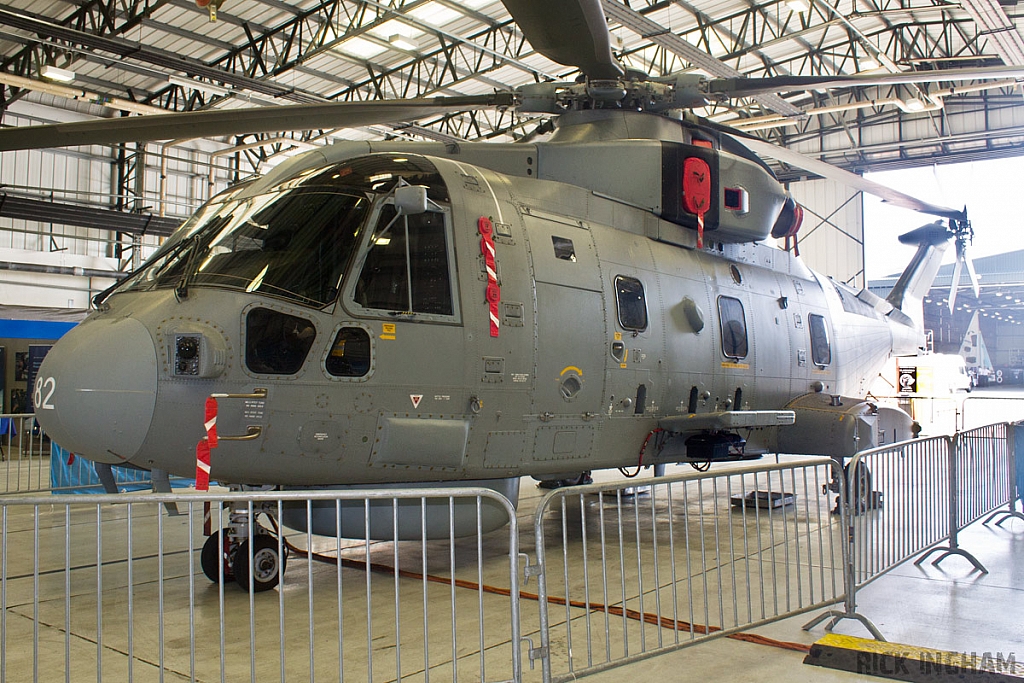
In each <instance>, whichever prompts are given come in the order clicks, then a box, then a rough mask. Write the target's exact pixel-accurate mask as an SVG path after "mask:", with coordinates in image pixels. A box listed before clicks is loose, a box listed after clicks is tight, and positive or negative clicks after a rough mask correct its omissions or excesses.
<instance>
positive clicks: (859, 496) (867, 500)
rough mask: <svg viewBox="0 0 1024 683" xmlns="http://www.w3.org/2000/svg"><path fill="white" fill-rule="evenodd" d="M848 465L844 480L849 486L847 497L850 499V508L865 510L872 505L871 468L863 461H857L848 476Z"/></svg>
mask: <svg viewBox="0 0 1024 683" xmlns="http://www.w3.org/2000/svg"><path fill="white" fill-rule="evenodd" d="M849 469H850V468H849V466H847V468H846V470H847V472H846V481H847V482H849V484H850V488H849V489H848V490H847V499H848V500H849V501H850V504H851V505H850V509H851V510H855V511H859V512H866V511H867V510H870V509H872V508H873V507H874V505H873V501H872V500H871V498H872V493H871V470H870V469H868V466H867V465H865V464H864V463H863V462H858V463H857V466H856V467H855V468H854V470H853V476H852V477H851V476H850V471H849Z"/></svg>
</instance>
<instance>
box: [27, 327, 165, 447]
mask: <svg viewBox="0 0 1024 683" xmlns="http://www.w3.org/2000/svg"><path fill="white" fill-rule="evenodd" d="M156 380H157V365H156V347H155V345H154V344H153V339H152V337H151V336H150V334H149V331H148V330H147V329H146V327H145V326H144V325H143V324H142V323H140V322H138V321H136V320H132V319H131V318H120V319H102V318H101V319H93V320H88V321H85V322H83V323H82V324H81V325H78V326H77V327H75V328H72V329H71V330H70V331H69V332H68V333H67V334H66V335H64V337H63V338H61V339H60V341H58V342H57V343H56V344H55V345H54V347H53V348H52V349H50V352H49V353H48V354H47V355H46V358H45V360H44V361H43V364H42V366H41V367H40V368H39V374H38V376H37V380H36V384H35V391H34V395H33V398H34V403H35V413H36V419H37V420H38V421H39V423H40V425H41V426H42V428H43V430H45V432H46V433H47V434H49V436H50V438H51V439H52V440H53V441H54V442H55V443H57V444H59V445H60V446H61V447H63V448H66V449H67V450H69V451H71V452H72V453H77V454H79V455H82V456H84V457H86V458H89V459H90V460H95V461H98V462H106V463H111V464H118V463H121V462H124V461H128V460H131V458H133V457H134V456H135V455H136V454H137V453H138V452H139V449H140V448H141V446H142V442H143V441H144V440H145V438H146V434H147V433H148V432H149V427H150V423H151V422H152V419H153V410H154V408H155V406H156V386H157V382H156Z"/></svg>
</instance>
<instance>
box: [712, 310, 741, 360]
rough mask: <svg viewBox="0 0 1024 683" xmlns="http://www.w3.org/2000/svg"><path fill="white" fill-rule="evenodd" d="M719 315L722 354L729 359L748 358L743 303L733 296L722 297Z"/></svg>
mask: <svg viewBox="0 0 1024 683" xmlns="http://www.w3.org/2000/svg"><path fill="white" fill-rule="evenodd" d="M718 315H719V317H720V319H721V324H722V353H723V354H724V355H725V356H726V357H727V358H735V359H739V358H746V357H747V320H746V317H745V316H744V314H743V303H742V302H741V301H740V300H739V299H734V298H733V297H731V296H720V297H718Z"/></svg>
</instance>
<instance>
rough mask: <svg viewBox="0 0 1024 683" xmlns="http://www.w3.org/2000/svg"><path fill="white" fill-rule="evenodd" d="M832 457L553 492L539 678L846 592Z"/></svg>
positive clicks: (543, 561) (547, 520)
mask: <svg viewBox="0 0 1024 683" xmlns="http://www.w3.org/2000/svg"><path fill="white" fill-rule="evenodd" d="M833 466H834V462H833V461H832V460H831V459H829V458H821V457H814V458H807V457H801V458H795V459H785V460H783V461H782V462H777V463H775V464H770V465H763V464H758V465H744V466H741V467H735V468H732V469H725V470H722V471H718V472H715V473H702V472H692V473H688V474H682V475H676V476H670V477H660V478H657V479H654V480H646V481H644V482H643V484H642V485H639V484H635V483H633V484H624V482H621V481H619V482H614V483H611V484H593V485H588V486H577V487H571V488H568V489H557V490H555V491H552V492H551V493H550V494H548V496H547V497H545V498H544V500H543V501H542V502H541V504H540V506H539V508H538V510H537V513H536V516H535V522H534V536H535V540H536V552H537V565H536V566H534V567H530V568H528V574H536V575H537V576H538V578H539V582H540V583H539V585H540V634H539V635H540V643H541V646H540V648H538V649H535V650H531V653H530V656H531V660H532V659H535V658H541V659H542V664H543V674H544V680H545V681H550V680H554V681H561V680H568V679H571V678H574V677H576V676H578V675H580V674H583V673H588V672H593V671H597V670H600V669H604V668H609V667H611V666H617V665H619V664H623V663H626V662H629V661H635V660H637V659H641V658H644V657H648V656H651V655H652V654H655V653H658V652H663V651H665V650H669V649H675V648H678V647H683V646H685V645H688V644H691V643H693V642H697V641H699V640H701V639H703V638H707V637H712V636H719V635H727V634H731V633H734V632H737V631H740V630H743V629H746V628H750V627H753V626H756V625H759V624H762V623H767V622H769V621H773V620H775V619H777V618H780V617H783V616H789V615H793V614H798V613H801V612H804V611H808V610H811V609H816V608H820V607H822V606H825V605H828V604H831V603H834V602H836V601H838V600H841V599H842V598H843V593H842V591H843V577H842V572H843V555H842V553H843V546H844V544H843V541H842V538H841V533H840V531H841V529H842V527H841V525H840V524H839V518H838V517H834V516H833V515H832V514H831V512H832V510H831V507H830V501H829V500H828V498H827V497H826V496H823V495H822V489H823V487H824V486H826V485H827V484H828V483H829V482H830V481H831V480H832V471H833V470H832V468H833ZM624 486H630V487H631V488H624ZM552 546H554V547H556V548H560V549H561V552H553V553H552V552H549V550H548V549H549V548H550V547H552Z"/></svg>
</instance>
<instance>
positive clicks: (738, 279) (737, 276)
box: [729, 266, 743, 285]
mask: <svg viewBox="0 0 1024 683" xmlns="http://www.w3.org/2000/svg"><path fill="white" fill-rule="evenodd" d="M729 270H730V271H731V272H732V279H733V282H735V283H736V284H738V285H740V284H743V274H742V273H740V269H739V268H737V267H736V266H729Z"/></svg>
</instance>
